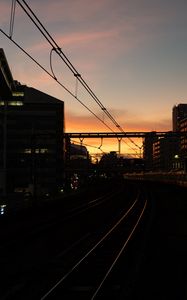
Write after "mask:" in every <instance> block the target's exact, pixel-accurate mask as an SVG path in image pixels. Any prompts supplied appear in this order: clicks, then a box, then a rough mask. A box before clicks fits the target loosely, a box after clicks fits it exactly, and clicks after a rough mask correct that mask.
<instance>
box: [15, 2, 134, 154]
mask: <svg viewBox="0 0 187 300" xmlns="http://www.w3.org/2000/svg"><path fill="white" fill-rule="evenodd" d="M16 1H17V2H18V4H19V5H20V6H21V7H22V9H23V10H24V11H25V13H26V14H27V15H28V17H29V18H30V19H31V20H32V22H33V23H34V24H35V26H36V27H37V28H38V30H39V31H40V32H41V33H42V35H43V36H44V37H45V38H46V39H47V41H48V42H49V43H50V45H51V46H52V50H54V51H56V53H57V54H58V55H59V56H60V57H61V59H62V60H63V61H64V63H65V64H66V65H67V66H68V68H69V69H70V70H71V72H72V73H73V74H74V76H76V77H77V80H78V81H79V82H80V83H81V84H82V85H83V87H84V88H85V89H86V90H87V92H88V93H89V94H90V96H91V97H92V98H93V99H94V100H95V102H96V103H97V104H98V105H99V106H100V108H101V109H102V110H103V112H104V113H105V114H106V115H107V117H108V118H109V119H110V120H111V121H112V122H113V124H114V125H115V126H116V127H117V128H118V129H119V130H120V131H121V132H124V133H125V131H124V130H123V128H122V127H121V126H120V125H119V124H118V123H117V121H116V120H115V119H114V117H113V116H112V115H111V114H110V112H109V111H108V110H107V109H106V108H105V107H104V105H103V104H102V102H101V101H100V100H99V99H98V97H97V96H96V95H95V93H94V92H93V91H92V90H91V88H90V87H89V86H88V84H87V83H86V82H85V80H84V79H83V78H82V76H81V75H80V73H79V72H78V71H77V70H76V68H75V67H74V66H73V64H72V63H71V62H70V60H69V59H68V58H67V56H66V55H65V54H64V52H63V51H62V49H61V48H60V47H59V46H58V44H57V43H56V42H55V40H54V39H53V37H52V36H51V35H50V34H49V32H48V31H47V30H46V28H45V27H44V26H43V24H42V23H41V22H40V20H39V19H38V18H37V16H36V14H35V13H34V12H33V10H32V9H31V8H30V7H29V5H28V4H27V3H26V1H25V0H22V2H23V3H24V5H25V6H26V8H27V9H28V10H29V11H30V13H31V14H32V16H33V17H34V18H33V17H32V16H31V15H30V14H29V12H28V11H27V9H26V8H25V7H24V6H23V5H22V4H21V3H20V1H19V0H16ZM34 19H35V20H34ZM37 23H38V24H37ZM51 68H52V67H51ZM128 139H129V140H130V142H132V143H133V144H134V145H135V146H136V147H137V148H139V149H140V147H139V145H137V144H136V143H135V142H134V141H133V140H132V139H131V138H128ZM128 146H129V145H128ZM129 147H130V146H129Z"/></svg>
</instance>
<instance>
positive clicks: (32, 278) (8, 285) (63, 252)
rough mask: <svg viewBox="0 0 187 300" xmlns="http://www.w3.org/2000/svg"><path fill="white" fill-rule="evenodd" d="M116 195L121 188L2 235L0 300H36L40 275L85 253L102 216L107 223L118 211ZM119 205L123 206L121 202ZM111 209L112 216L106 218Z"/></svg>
mask: <svg viewBox="0 0 187 300" xmlns="http://www.w3.org/2000/svg"><path fill="white" fill-rule="evenodd" d="M120 194H124V189H123V188H122V189H117V190H116V191H115V192H114V193H112V192H108V193H107V194H105V195H103V196H98V197H96V198H93V197H92V198H91V199H89V198H88V199H87V201H86V200H85V202H84V203H83V202H82V201H80V202H81V203H80V204H77V205H76V206H75V205H74V206H71V205H70V207H69V208H68V209H66V211H65V212H64V211H62V212H59V209H58V210H57V212H56V214H52V216H51V214H49V215H48V214H47V215H46V217H44V216H43V215H41V220H40V218H39V219H38V220H36V221H35V220H34V222H33V223H30V222H29V223H28V224H27V223H25V222H23V223H22V222H20V223H19V224H18V226H17V227H16V229H15V228H14V227H13V230H12V232H11V233H10V234H7V236H6V234H5V233H2V239H1V247H0V262H1V269H0V274H1V278H2V286H1V290H0V298H1V299H24V300H25V299H32V300H33V299H39V297H38V293H39V294H40V290H41V288H40V286H38V282H41V278H42V277H44V280H45V275H46V274H44V273H46V270H47V269H48V268H49V269H50V267H49V266H50V265H54V264H53V263H54V262H55V265H57V264H58V263H59V261H61V262H62V261H64V260H65V261H67V262H68V264H69V263H72V261H73V262H74V260H75V259H77V258H78V257H80V255H82V254H81V253H82V250H81V248H83V249H86V248H87V247H88V245H90V244H92V243H93V242H94V239H95V238H96V236H98V228H99V227H100V226H101V224H102V223H103V217H102V214H105V215H106V216H105V221H106V222H107V220H108V219H112V218H115V217H116V216H117V215H118V214H119V211H121V207H120V205H119V202H118V201H116V203H117V204H116V205H114V201H113V199H114V198H115V199H118V198H119V195H120ZM123 202H124V201H123ZM121 205H122V206H123V207H124V206H125V205H124V204H123V203H122V201H121ZM118 206H119V207H118ZM111 209H113V213H112V215H111V214H110V216H109V212H110V211H111ZM106 211H108V212H107V214H106ZM3 236H4V237H5V238H3ZM94 236H95V237H94ZM72 253H73V254H72ZM66 258H68V259H66ZM69 258H70V259H69ZM61 264H62V263H60V264H59V265H61ZM68 267H69V265H68ZM63 269H64V265H63ZM66 269H67V266H65V270H66ZM60 271H61V272H62V270H60ZM55 272H56V270H55ZM40 275H41V276H40ZM50 275H51V274H50ZM58 276H59V274H58ZM52 277H53V280H54V278H56V277H55V276H54V274H52ZM36 278H37V279H36ZM36 281H37V282H36ZM46 282H48V280H46ZM30 290H31V293H30V292H29V291H30ZM38 291H39V292H38ZM42 291H43V290H42ZM32 293H33V294H34V296H32V295H33V294H32ZM29 297H30V298H29Z"/></svg>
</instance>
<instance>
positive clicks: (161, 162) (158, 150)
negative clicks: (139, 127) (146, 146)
mask: <svg viewBox="0 0 187 300" xmlns="http://www.w3.org/2000/svg"><path fill="white" fill-rule="evenodd" d="M178 153H179V138H178V137H174V136H173V137H172V136H167V135H166V136H165V137H163V138H160V139H158V140H157V141H156V142H154V143H153V170H154V171H165V172H168V171H171V170H172V169H176V168H177V169H179V166H178V164H176V163H178V162H177V161H176V158H177V157H178Z"/></svg>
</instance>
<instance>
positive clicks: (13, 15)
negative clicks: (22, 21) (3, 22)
mask: <svg viewBox="0 0 187 300" xmlns="http://www.w3.org/2000/svg"><path fill="white" fill-rule="evenodd" d="M15 11H16V0H12V5H11V14H10V29H9V36H10V38H12V35H13V29H14V19H15Z"/></svg>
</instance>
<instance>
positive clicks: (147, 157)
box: [143, 131, 158, 171]
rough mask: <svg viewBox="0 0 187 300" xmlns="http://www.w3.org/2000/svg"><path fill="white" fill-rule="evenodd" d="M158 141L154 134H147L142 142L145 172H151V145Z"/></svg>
mask: <svg viewBox="0 0 187 300" xmlns="http://www.w3.org/2000/svg"><path fill="white" fill-rule="evenodd" d="M157 140H158V137H157V136H156V132H154V131H152V132H150V133H147V134H146V136H145V138H144V141H143V159H144V162H145V171H152V170H153V144H154V143H155V142H156V141H157Z"/></svg>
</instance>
